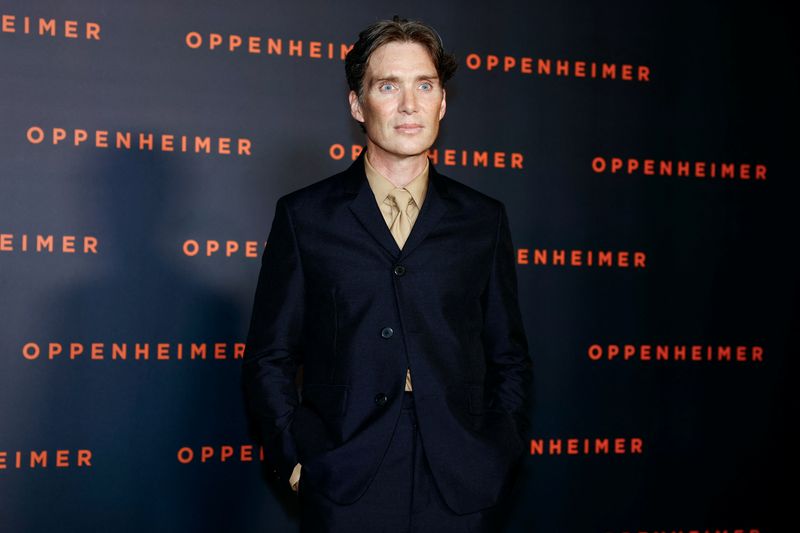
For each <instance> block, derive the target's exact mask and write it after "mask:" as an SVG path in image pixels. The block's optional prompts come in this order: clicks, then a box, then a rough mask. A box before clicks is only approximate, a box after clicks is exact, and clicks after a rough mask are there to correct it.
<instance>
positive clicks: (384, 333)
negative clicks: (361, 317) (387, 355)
mask: <svg viewBox="0 0 800 533" xmlns="http://www.w3.org/2000/svg"><path fill="white" fill-rule="evenodd" d="M392 335H394V330H393V329H392V328H383V329H382V330H381V337H383V338H384V339H388V338H389V337H391V336H392Z"/></svg>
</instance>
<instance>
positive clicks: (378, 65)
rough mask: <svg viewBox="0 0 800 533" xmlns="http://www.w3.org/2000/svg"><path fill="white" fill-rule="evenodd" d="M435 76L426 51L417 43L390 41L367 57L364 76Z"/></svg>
mask: <svg viewBox="0 0 800 533" xmlns="http://www.w3.org/2000/svg"><path fill="white" fill-rule="evenodd" d="M423 73H424V74H431V75H434V76H435V75H436V66H435V65H434V64H433V60H432V59H431V56H430V54H429V53H428V49H427V48H425V47H424V46H423V45H421V44H419V43H411V42H398V41H392V42H389V43H386V44H383V45H381V46H379V47H378V48H376V49H375V51H373V52H372V54H370V56H369V61H368V63H367V72H366V75H367V77H368V78H370V79H376V78H380V77H383V76H402V75H407V76H415V75H418V74H423Z"/></svg>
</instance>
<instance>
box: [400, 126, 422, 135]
mask: <svg viewBox="0 0 800 533" xmlns="http://www.w3.org/2000/svg"><path fill="white" fill-rule="evenodd" d="M422 128H423V126H422V124H400V125H399V126H395V127H394V129H396V130H397V131H399V132H400V133H407V134H411V133H417V132H419V131H422Z"/></svg>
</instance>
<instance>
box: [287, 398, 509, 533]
mask: <svg viewBox="0 0 800 533" xmlns="http://www.w3.org/2000/svg"><path fill="white" fill-rule="evenodd" d="M464 468H469V465H464ZM298 492H299V498H300V531H301V532H302V533H328V532H330V533H338V532H343V533H344V532H346V533H384V532H385V533H411V532H414V533H451V532H453V533H455V532H459V533H468V532H469V533H495V532H496V531H497V529H496V528H495V527H493V525H494V520H495V516H494V515H495V513H496V512H497V508H491V509H484V510H482V511H478V512H475V513H470V514H465V515H457V514H455V513H454V512H453V511H452V510H451V509H450V508H449V507H447V504H446V503H445V502H444V500H443V499H442V496H441V495H440V494H439V491H438V489H437V488H436V483H435V481H434V479H433V476H432V474H431V470H430V466H428V461H427V459H426V458H425V452H424V449H423V446H422V438H421V435H420V433H419V431H418V429H417V419H416V411H415V410H414V395H413V393H412V392H405V393H404V395H403V408H402V412H401V414H400V419H399V421H398V423H397V427H396V429H395V432H394V435H393V436H392V440H391V443H390V444H389V449H388V451H387V452H386V455H385V456H384V458H383V461H382V462H381V465H380V468H379V469H378V473H377V475H376V476H375V479H373V480H372V482H371V483H370V485H369V487H367V490H366V492H365V493H364V495H363V496H362V497H361V498H359V499H358V500H357V501H356V502H355V503H353V504H351V505H337V504H335V503H333V502H332V501H330V500H329V499H328V498H326V497H325V496H324V495H322V494H320V493H318V492H316V491H315V490H314V487H313V486H312V485H309V484H306V485H305V486H304V485H303V476H302V473H301V475H300V486H299V491H298Z"/></svg>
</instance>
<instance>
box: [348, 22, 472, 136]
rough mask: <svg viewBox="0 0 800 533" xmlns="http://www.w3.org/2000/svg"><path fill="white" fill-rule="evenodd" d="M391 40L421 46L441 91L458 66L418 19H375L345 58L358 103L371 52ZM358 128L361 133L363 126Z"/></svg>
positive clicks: (362, 90)
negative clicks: (434, 71)
mask: <svg viewBox="0 0 800 533" xmlns="http://www.w3.org/2000/svg"><path fill="white" fill-rule="evenodd" d="M395 41H399V42H411V43H419V44H421V45H422V46H423V47H424V48H425V49H426V50H427V51H428V54H430V56H431V60H432V61H433V64H434V66H435V67H436V73H437V74H438V75H439V83H441V85H442V88H445V86H446V85H447V82H448V81H449V80H450V78H452V77H453V74H455V72H456V67H457V66H458V63H457V62H456V58H455V56H454V55H453V54H450V53H447V52H446V51H445V50H444V45H443V43H442V38H441V37H439V34H438V33H437V31H436V30H434V29H433V28H432V27H431V26H428V25H427V24H424V23H422V22H420V21H418V20H408V19H404V18H400V16H399V15H395V16H394V17H392V20H379V21H378V22H375V23H373V24H371V25H369V26H367V27H366V28H365V29H364V30H363V31H362V32H361V33H359V34H358V41H356V43H355V44H354V45H353V48H351V49H350V51H349V52H348V53H347V56H346V57H345V60H344V71H345V74H346V76H347V85H349V86H350V89H352V90H353V91H355V92H356V94H357V95H358V99H359V101H361V102H363V97H364V75H365V74H366V72H367V64H368V62H369V58H370V56H371V55H372V52H374V51H375V50H377V49H378V48H379V47H380V46H382V45H384V44H386V43H390V42H395ZM361 129H362V130H364V125H363V124H361Z"/></svg>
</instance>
